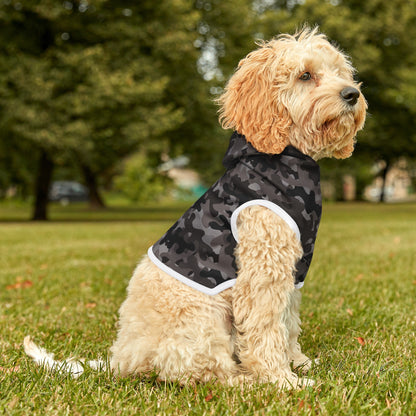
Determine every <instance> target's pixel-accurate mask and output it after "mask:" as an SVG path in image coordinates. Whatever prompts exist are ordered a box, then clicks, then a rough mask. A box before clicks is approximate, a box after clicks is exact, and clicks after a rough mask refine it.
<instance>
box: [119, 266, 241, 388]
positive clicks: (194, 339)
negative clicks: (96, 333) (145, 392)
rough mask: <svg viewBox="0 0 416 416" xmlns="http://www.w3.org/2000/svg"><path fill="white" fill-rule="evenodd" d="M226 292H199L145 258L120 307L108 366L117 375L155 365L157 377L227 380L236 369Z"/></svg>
mask: <svg viewBox="0 0 416 416" xmlns="http://www.w3.org/2000/svg"><path fill="white" fill-rule="evenodd" d="M229 292H230V289H229V290H226V291H224V292H222V293H220V294H218V295H216V296H209V295H206V294H203V293H201V292H199V291H197V290H195V289H192V288H190V287H188V286H186V285H185V284H183V283H182V282H179V281H177V280H176V279H174V278H172V277H171V276H168V275H167V274H166V273H164V272H163V271H161V270H160V269H158V268H157V267H156V266H155V265H154V264H153V263H151V261H150V260H149V259H148V258H145V259H144V260H143V262H142V263H141V264H140V265H139V266H138V267H137V269H136V271H135V273H134V276H133V278H132V279H131V282H130V284H129V288H128V296H127V299H126V300H125V302H124V303H123V305H122V307H121V308H120V327H119V332H118V337H117V340H116V341H115V343H114V345H113V347H112V348H111V352H112V357H111V367H112V369H113V370H115V371H116V373H118V374H119V375H121V376H125V375H127V374H136V375H140V374H143V373H146V372H150V371H152V370H155V371H156V372H157V373H158V376H159V379H161V380H170V381H173V380H177V381H179V382H181V383H182V382H183V383H185V382H188V381H192V380H198V381H208V380H218V381H221V382H224V383H228V380H229V379H230V378H232V377H233V376H234V374H235V373H236V372H237V364H236V362H235V361H234V360H233V358H232V356H233V344H232V340H231V329H232V318H231V316H232V313H231V301H230V295H229Z"/></svg>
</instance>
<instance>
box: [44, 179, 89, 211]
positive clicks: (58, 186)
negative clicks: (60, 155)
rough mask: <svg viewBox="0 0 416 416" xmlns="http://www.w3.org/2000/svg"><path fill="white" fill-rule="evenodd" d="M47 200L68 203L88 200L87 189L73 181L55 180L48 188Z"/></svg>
mask: <svg viewBox="0 0 416 416" xmlns="http://www.w3.org/2000/svg"><path fill="white" fill-rule="evenodd" d="M49 201H54V202H60V203H61V204H62V205H68V204H69V203H70V202H82V201H88V189H87V188H86V187H85V186H84V185H81V184H80V183H78V182H74V181H56V182H53V183H52V186H51V188H50V190H49Z"/></svg>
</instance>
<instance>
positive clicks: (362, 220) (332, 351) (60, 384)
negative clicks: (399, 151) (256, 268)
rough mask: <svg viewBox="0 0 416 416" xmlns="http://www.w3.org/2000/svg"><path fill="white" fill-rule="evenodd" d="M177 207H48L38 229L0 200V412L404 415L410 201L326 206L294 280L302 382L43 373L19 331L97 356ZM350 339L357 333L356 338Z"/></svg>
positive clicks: (409, 360) (408, 407)
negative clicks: (247, 383) (239, 384)
mask: <svg viewBox="0 0 416 416" xmlns="http://www.w3.org/2000/svg"><path fill="white" fill-rule="evenodd" d="M183 210H184V206H183V205H182V206H178V207H175V206H174V205H170V206H169V205H163V206H155V207H152V206H148V207H145V208H142V209H128V208H126V207H125V208H123V209H118V210H117V209H112V210H110V211H107V212H102V213H99V215H98V216H96V215H95V214H94V213H93V212H90V211H89V210H88V209H87V208H85V207H84V206H70V207H67V208H61V207H54V208H53V210H52V213H51V217H52V218H53V219H54V220H55V221H52V222H50V223H46V224H39V223H30V222H26V221H22V220H23V219H24V218H27V216H28V215H27V213H28V212H27V209H26V208H25V207H20V208H16V209H13V207H11V206H9V207H7V206H6V207H4V206H3V207H2V206H0V219H1V218H4V219H6V220H7V221H6V222H2V223H0V266H1V267H0V414H11V415H28V414H31V415H54V414H59V415H60V414H63V415H64V414H70V415H78V414H82V415H118V414H120V415H131V414H143V415H154V414H176V415H185V414H190V415H203V414H207V415H247V414H256V415H257V414H258V415H263V414H264V415H265V414H271V415H273V414H274V415H298V414H299V415H315V414H316V415H391V414H392V415H409V416H410V415H415V414H416V370H415V357H416V337H415V333H416V312H415V311H416V307H415V300H416V205H411V204H406V205H367V204H354V205H337V204H329V205H325V206H324V216H323V220H322V225H321V228H320V232H319V236H318V241H317V246H316V251H315V256H314V261H313V264H312V267H311V270H310V273H309V275H308V278H307V282H306V284H305V287H304V288H303V289H302V293H303V295H304V297H303V303H302V310H301V315H302V320H303V329H304V332H303V334H302V337H301V343H302V345H303V349H304V351H305V352H306V353H307V354H308V355H309V356H312V357H319V358H320V360H321V365H320V366H318V367H316V368H314V369H313V370H311V372H310V374H309V376H310V377H312V378H314V379H315V380H316V381H317V384H316V386H315V387H313V388H308V389H305V390H300V391H291V392H284V391H283V392H282V391H279V390H278V389H276V387H275V386H273V385H259V386H255V387H253V388H251V389H248V388H246V389H240V388H228V387H222V386H217V385H212V384H208V385H197V386H196V387H193V386H187V387H179V386H178V385H176V384H174V383H172V384H170V383H160V384H159V383H157V382H155V380H154V379H142V380H140V379H122V380H117V379H114V378H113V377H112V375H111V374H109V373H107V372H101V373H100V372H98V373H96V372H93V371H92V370H88V369H87V370H86V372H85V373H84V374H83V375H82V376H81V377H80V378H79V379H72V378H70V377H69V376H64V375H59V374H54V375H50V374H48V373H47V372H45V371H44V370H42V369H39V368H37V367H36V366H35V365H34V364H33V363H32V362H31V360H30V359H29V358H28V357H26V356H25V355H24V353H23V350H22V340H23V338H24V336H25V335H28V334H30V335H32V336H34V337H35V341H37V343H38V344H39V345H41V346H43V347H45V348H46V349H48V350H50V351H53V352H55V353H56V357H57V358H58V359H61V358H66V357H68V355H70V354H71V353H74V354H75V355H77V356H80V357H86V358H97V357H98V356H103V355H104V356H105V354H106V352H107V350H108V348H109V347H110V345H111V343H112V341H113V340H114V338H115V335H116V330H115V323H116V319H117V309H118V307H119V305H120V304H121V302H122V300H123V299H124V296H125V288H126V285H127V283H128V280H129V276H130V275H131V273H132V270H133V268H134V267H135V264H136V262H137V261H138V259H139V258H140V257H141V256H142V255H143V254H144V253H145V251H146V249H147V247H148V246H149V245H150V244H151V243H152V242H153V241H155V240H156V239H157V238H158V237H159V236H160V235H161V234H162V233H163V231H165V230H166V229H167V228H168V227H169V225H171V224H172V222H173V221H174V220H175V219H176V218H177V217H178V216H179V215H180V213H181V212H183ZM360 338H362V339H363V340H364V342H365V344H364V345H361V344H360V343H359V341H361V342H362V340H361V339H360Z"/></svg>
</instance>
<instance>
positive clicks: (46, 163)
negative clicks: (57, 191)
mask: <svg viewBox="0 0 416 416" xmlns="http://www.w3.org/2000/svg"><path fill="white" fill-rule="evenodd" d="M53 167H54V164H53V161H52V160H51V159H50V157H49V155H48V154H47V153H46V151H45V150H42V151H41V154H40V158H39V166H38V172H37V177H36V183H35V205H34V207H33V216H32V220H34V221H46V220H47V219H48V194H49V188H50V185H51V182H52V173H53Z"/></svg>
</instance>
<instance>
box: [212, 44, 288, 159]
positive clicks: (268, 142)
mask: <svg viewBox="0 0 416 416" xmlns="http://www.w3.org/2000/svg"><path fill="white" fill-rule="evenodd" d="M277 63H278V60H277V54H276V50H274V49H273V48H272V47H270V46H269V45H268V44H265V45H263V46H262V47H261V48H259V49H257V50H255V51H253V52H251V53H250V54H249V55H247V57H246V58H244V59H242V60H241V61H240V63H239V65H238V69H237V71H236V72H235V73H234V75H233V76H232V77H231V78H230V80H229V81H228V84H227V86H226V88H225V90H224V93H223V94H222V95H221V97H220V98H219V99H218V103H219V104H220V106H221V108H220V122H221V125H222V127H223V128H226V129H228V128H232V129H234V130H236V131H237V132H238V133H240V134H243V135H244V136H245V137H246V139H247V141H248V142H250V143H251V144H252V145H253V146H254V147H255V148H256V149H257V150H258V151H259V152H263V153H273V154H278V153H281V152H282V151H283V150H284V149H285V147H286V146H288V144H289V140H288V132H289V128H290V126H291V124H292V120H291V118H290V116H289V113H288V111H287V110H286V108H285V107H284V105H283V104H282V102H281V97H279V86H278V84H277V75H278V74H277V73H276V71H279V68H278V66H277V65H276V64H277Z"/></svg>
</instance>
